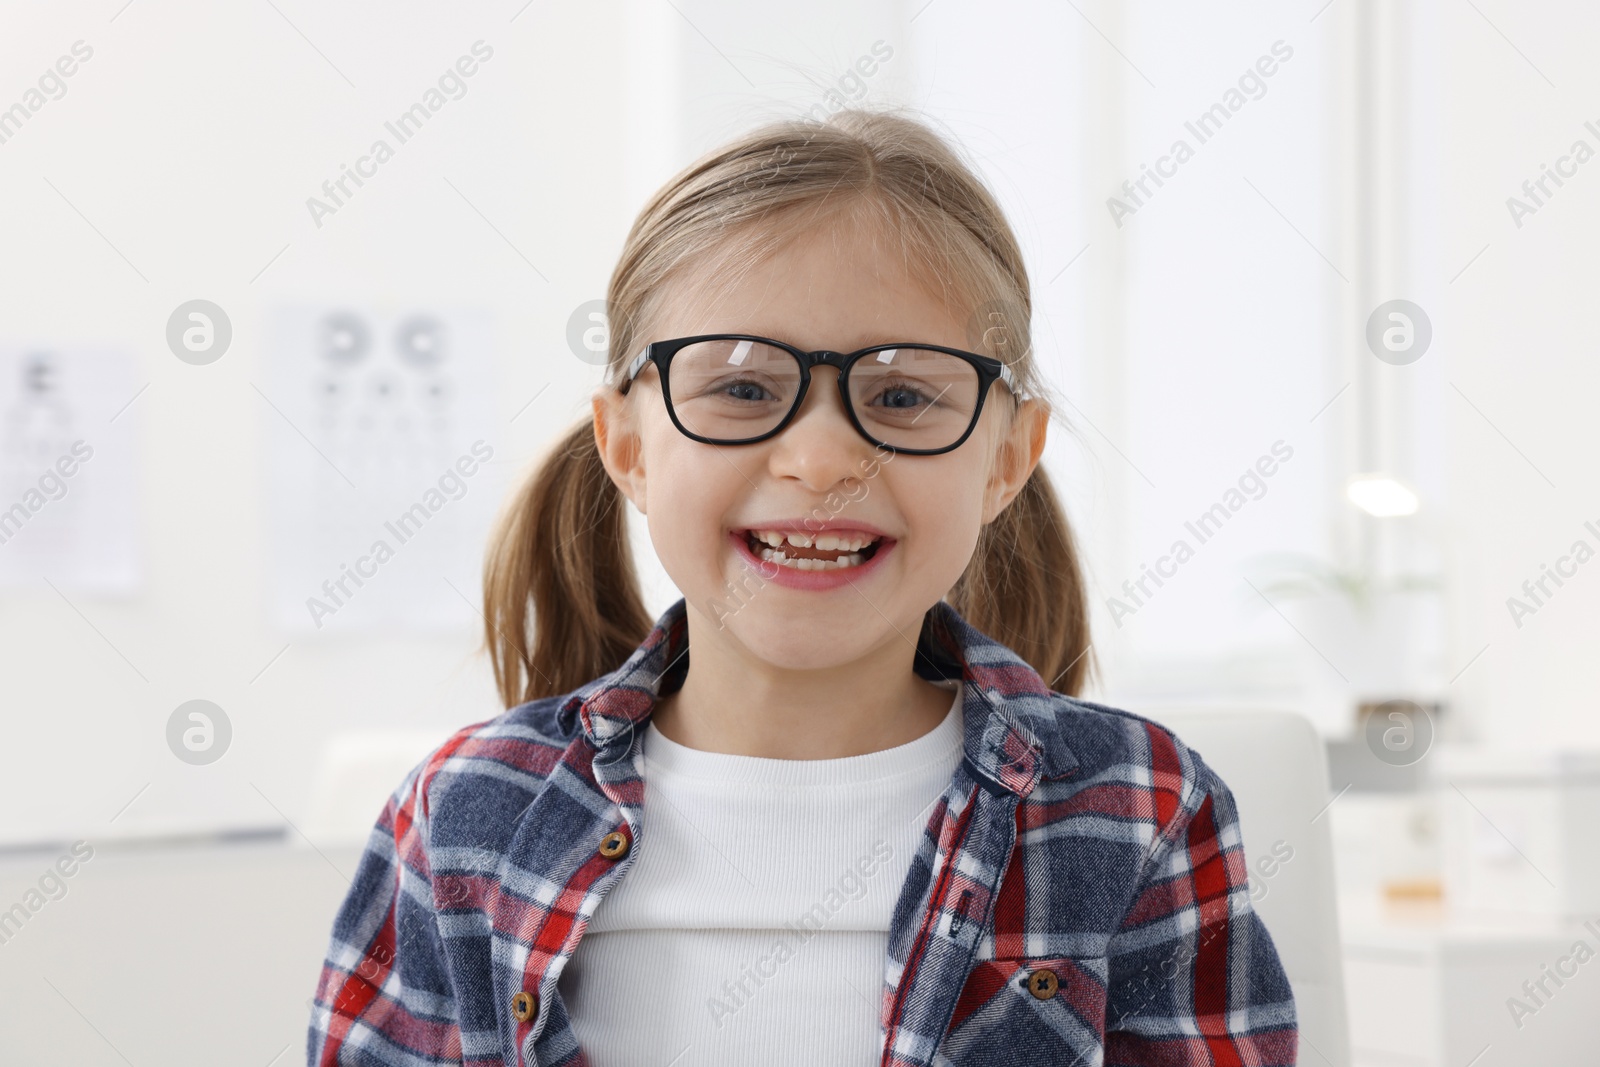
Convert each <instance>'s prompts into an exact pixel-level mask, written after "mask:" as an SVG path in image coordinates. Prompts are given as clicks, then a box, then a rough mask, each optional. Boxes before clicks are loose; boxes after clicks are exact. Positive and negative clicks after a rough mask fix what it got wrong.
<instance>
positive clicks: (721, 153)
mask: <svg viewBox="0 0 1600 1067" xmlns="http://www.w3.org/2000/svg"><path fill="white" fill-rule="evenodd" d="M839 212H853V213H855V214H856V215H857V216H859V217H861V218H862V220H863V221H875V222H877V223H879V224H880V229H881V232H883V233H886V234H888V235H891V236H893V237H897V238H898V240H899V249H900V253H901V255H902V256H904V257H905V258H906V262H907V263H908V264H909V265H911V266H912V267H913V268H921V269H917V270H915V274H914V276H916V277H918V278H921V279H923V280H924V281H925V283H926V284H929V285H931V286H934V287H936V288H937V289H938V290H941V291H943V293H944V295H945V296H946V297H947V299H954V300H959V301H960V302H961V304H960V305H959V306H961V307H963V308H964V309H972V319H971V323H972V326H971V328H970V329H969V334H970V336H969V342H970V347H971V348H972V349H973V350H974V351H979V352H983V353H985V354H987V355H993V356H995V357H996V358H1001V359H1004V360H1005V361H1006V362H1007V363H1008V364H1009V365H1010V367H1011V370H1012V372H1013V373H1014V374H1015V375H1016V378H1017V381H1018V385H1019V386H1020V388H1021V389H1022V390H1023V391H1024V392H1025V393H1026V394H1028V395H1029V396H1031V397H1034V398H1039V397H1041V396H1043V395H1046V394H1048V392H1049V390H1048V387H1047V385H1046V383H1045V382H1044V381H1042V379H1041V378H1040V376H1039V374H1038V371H1037V368H1036V366H1035V362H1034V359H1033V352H1032V344H1031V336H1030V330H1029V321H1030V319H1031V316H1032V296H1031V293H1030V289H1029V283H1028V275H1027V270H1026V267H1025V266H1024V264H1023V259H1022V253H1021V250H1020V249H1019V248H1018V246H1017V241H1016V237H1015V235H1014V234H1013V233H1012V231H1011V227H1010V226H1009V225H1008V224H1007V222H1006V219H1005V216H1004V215H1003V214H1002V212H1001V210H1000V207H999V204H998V203H997V202H996V201H995V199H994V197H993V196H992V195H991V194H990V192H989V191H988V189H987V188H986V187H985V186H984V185H983V183H982V181H981V180H980V179H979V178H978V177H977V176H976V175H975V174H974V173H973V171H972V170H971V168H969V167H968V166H967V165H966V164H965V163H964V162H963V161H962V160H961V159H960V157H959V156H958V155H957V154H956V153H955V151H954V150H953V149H952V148H951V147H950V145H949V144H947V143H946V142H945V141H944V140H943V139H941V138H940V137H939V136H938V135H937V134H936V133H934V132H933V131H932V130H931V129H929V128H928V127H927V126H926V125H924V124H923V123H922V122H920V121H918V120H916V119H914V118H909V117H905V116H903V115H901V114H896V113H893V112H888V111H863V110H854V109H850V110H844V111H840V112H837V113H835V114H833V115H832V116H830V117H829V118H828V120H826V121H825V122H818V121H815V120H811V119H786V120H780V121H775V122H771V123H768V124H766V125H763V126H761V127H759V128H757V129H755V130H752V131H751V132H749V133H747V134H745V135H744V136H742V137H740V138H738V139H736V140H735V141H733V142H732V143H730V144H727V145H725V146H724V147H722V148H720V149H718V150H716V151H715V152H712V153H711V154H709V155H707V156H705V157H703V158H701V159H700V160H699V161H697V162H695V163H694V164H692V165H690V166H689V167H688V168H686V169H685V170H683V171H682V172H681V173H679V174H678V175H677V176H676V177H674V178H673V179H672V180H671V181H669V182H667V184H666V185H665V186H663V187H662V188H661V189H660V190H659V191H658V192H657V193H656V194H655V196H654V197H652V198H651V200H650V201H649V203H647V204H646V205H645V206H644V209H643V210H642V211H640V213H639V217H638V218H637V219H636V220H635V221H634V224H633V228H632V229H631V230H630V231H629V232H628V237H627V241H626V243H625V244H624V246H623V250H622V255H621V258H620V259H619V261H618V263H617V266H616V269H615V271H613V273H612V275H611V281H610V284H609V286H608V287H607V291H606V308H607V313H608V316H609V320H610V350H609V358H608V362H607V367H606V381H607V383H608V384H611V385H612V386H615V385H617V380H618V377H619V372H620V370H621V369H622V368H623V367H624V366H625V364H626V361H627V358H628V357H629V356H630V355H631V354H633V353H635V352H637V351H638V350H639V349H640V348H642V347H643V343H644V340H645V338H644V337H643V336H642V334H641V330H642V328H643V326H642V324H643V323H645V322H646V321H647V320H648V319H649V317H650V315H651V313H652V310H653V308H654V306H655V304H656V301H657V300H658V299H659V298H660V297H661V295H662V293H663V292H664V290H665V289H666V287H667V282H668V281H669V279H672V278H673V277H674V276H675V275H677V274H678V273H680V272H681V271H683V270H684V269H686V267H687V266H688V265H691V264H695V263H701V264H703V263H706V262H712V261H714V262H716V263H717V264H718V265H719V267H723V268H725V269H724V271H723V273H724V276H727V275H733V276H737V274H738V271H739V269H740V268H741V266H747V265H749V264H751V263H754V262H758V261H759V260H760V259H761V257H763V256H766V255H770V254H771V253H772V252H773V251H775V250H777V249H778V248H780V247H782V245H784V244H785V243H787V242H788V241H789V240H792V239H793V238H794V237H796V236H798V235H799V234H801V233H804V232H806V231H807V230H808V229H811V228H813V227H815V226H816V225H817V221H818V219H819V218H821V217H824V216H828V217H832V216H835V215H836V214H837V213H839ZM929 265H932V268H933V269H932V270H929V269H927V268H928V266H929ZM952 287H953V289H954V291H953V292H951V291H949V290H950V288H952ZM1040 402H1041V403H1046V406H1047V407H1049V405H1048V403H1047V402H1046V401H1043V400H1041V401H1040ZM1050 410H1052V411H1053V410H1054V409H1053V408H1050ZM626 520H627V513H626V502H625V498H624V497H623V495H622V492H621V490H620V489H618V488H617V486H616V484H615V483H614V482H612V481H611V478H610V476H609V475H608V474H607V473H606V470H605V467H604V466H603V465H602V463H601V460H600V453H599V450H598V447H597V444H596V441H595V435H594V421H593V417H592V416H589V417H586V418H584V419H583V420H582V421H581V422H579V423H578V424H577V425H575V426H573V427H572V429H571V430H569V431H568V432H567V433H566V435H565V436H564V437H563V438H561V439H560V440H559V441H557V442H556V444H555V446H554V447H553V448H552V449H551V451H550V452H549V453H548V454H547V455H546V457H545V458H544V460H543V462H542V464H541V465H540V466H539V467H538V469H537V470H536V471H535V472H534V474H533V475H532V476H531V477H529V478H528V479H527V481H526V482H525V483H524V484H523V485H522V486H521V488H520V489H519V490H518V491H517V493H516V494H515V495H514V496H513V497H512V499H511V500H510V502H509V503H508V505H507V507H506V509H505V511H504V512H503V514H502V516H501V519H500V521H499V522H498V524H497V527H496V529H495V531H494V534H493V536H492V539H491V542H490V546H489V551H488V554H487V557H486V560H485V563H484V575H483V592H484V618H485V641H486V646H487V648H488V651H489V656H490V660H491V662H492V663H493V666H494V675H495V682H496V685H497V687H498V688H499V691H500V695H501V698H502V699H503V700H504V701H505V703H506V706H507V707H511V706H514V705H516V704H519V703H524V702H526V701H530V700H535V699H538V698H540V697H544V696H551V695H558V694H562V693H567V692H570V691H571V690H573V689H576V688H578V687H579V686H581V685H583V684H584V683H586V682H588V681H590V680H592V679H594V678H596V677H599V676H600V675H602V674H605V673H607V672H609V671H612V670H615V669H616V668H617V667H619V666H621V665H622V663H623V662H624V661H625V660H626V659H627V657H628V656H629V655H630V654H631V653H632V652H633V650H634V649H635V648H636V647H638V645H639V644H640V643H641V642H642V641H643V640H644V639H645V637H647V636H648V635H649V633H650V629H651V627H652V626H653V625H654V623H655V620H654V618H653V617H652V616H651V615H650V614H649V613H648V612H647V611H646V610H645V607H644V603H643V600H642V598H641V595H640V591H639V581H638V574H637V572H636V570H635V568H634V562H633V555H632V551H631V548H630V545H629V541H628V533H627V521H626ZM945 599H946V600H947V601H948V602H949V603H950V604H951V606H953V607H954V608H955V609H956V610H957V611H958V612H959V613H960V614H961V616H962V617H963V618H965V619H966V620H967V621H968V622H969V623H971V624H972V625H973V626H975V627H976V628H977V629H978V630H980V631H982V632H983V633H985V634H987V635H989V636H990V637H992V638H994V639H995V640H998V641H1000V642H1002V643H1003V644H1005V645H1006V646H1007V647H1009V648H1011V649H1012V650H1013V651H1015V652H1016V653H1017V654H1018V655H1019V656H1021V657H1022V658H1023V659H1024V660H1026V661H1027V662H1028V664H1029V665H1030V666H1032V667H1033V668H1034V669H1035V670H1036V671H1038V672H1039V674H1040V676H1041V677H1043V679H1044V681H1045V684H1046V685H1048V686H1050V687H1051V688H1055V689H1058V690H1059V691H1060V692H1064V693H1068V694H1072V695H1076V694H1077V693H1079V692H1080V691H1081V690H1082V687H1083V686H1084V685H1085V684H1086V682H1087V681H1088V677H1089V673H1090V670H1091V668H1092V657H1091V656H1090V655H1089V647H1090V642H1089V623H1088V607H1087V600H1086V593H1085V588H1084V581H1083V575H1082V572H1081V569H1080V567H1079V563H1078V550H1077V546H1076V542H1075V540H1074V538H1073V534H1072V529H1071V527H1070V526H1069V525H1068V522H1067V518H1066V515H1065V513H1064V512H1063V510H1062V507H1061V503H1060V501H1059V499H1058V498H1057V496H1056V493H1055V490H1054V488H1053V487H1052V486H1051V484H1050V480H1049V477H1048V476H1047V475H1046V473H1045V470H1044V467H1043V466H1042V465H1040V466H1038V467H1035V469H1034V471H1033V474H1032V475H1031V476H1030V477H1029V479H1028V481H1027V483H1026V484H1025V485H1024V487H1023V488H1022V490H1021V491H1020V492H1019V493H1018V494H1017V496H1016V497H1015V498H1014V499H1013V500H1012V501H1011V503H1010V504H1009V505H1007V506H1006V508H1005V509H1004V510H1003V511H1001V512H1000V514H999V515H998V516H997V517H996V518H995V520H994V521H993V522H991V523H989V524H987V525H986V526H984V527H983V530H982V532H981V533H980V535H979V538H978V543H977V545H976V547H975V549H974V552H973V557H972V560H971V562H970V563H969V564H968V566H967V569H966V571H965V572H964V573H963V574H962V576H961V578H960V579H959V580H958V581H957V582H956V584H955V586H954V587H953V588H952V589H951V590H950V593H949V594H948V595H947V596H946V598H945ZM530 609H531V617H530ZM929 621H930V620H929V619H925V620H924V627H926V626H928V625H929ZM530 629H531V631H532V632H531V633H530Z"/></svg>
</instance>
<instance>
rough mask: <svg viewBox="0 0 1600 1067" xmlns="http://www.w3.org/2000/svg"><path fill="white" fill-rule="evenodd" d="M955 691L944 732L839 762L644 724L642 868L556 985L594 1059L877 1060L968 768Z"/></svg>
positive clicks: (606, 1064) (602, 1062)
mask: <svg viewBox="0 0 1600 1067" xmlns="http://www.w3.org/2000/svg"><path fill="white" fill-rule="evenodd" d="M946 684H947V685H953V686H954V691H955V700H954V702H953V703H952V704H951V707H950V711H949V712H948V713H946V715H945V717H944V719H943V721H941V722H940V724H939V725H938V726H937V727H935V728H934V729H933V730H932V731H930V732H928V733H926V734H924V735H923V736H921V737H919V738H917V739H915V740H913V741H910V742H908V743H906V744H904V745H899V746H897V747H895V748H890V749H884V750H883V751H880V752H869V753H866V754H864V755H860V756H847V757H844V758H842V759H825V760H782V759H764V758H759V757H754V756H735V755H729V754H727V753H721V752H704V751H701V750H699V749H693V748H688V747H686V746H684V745H680V744H678V743H677V742H675V741H671V740H669V739H668V738H667V737H665V736H664V735H663V734H661V732H660V731H658V730H657V729H656V728H655V725H654V724H653V723H652V724H651V725H650V726H649V727H648V728H647V730H646V732H645V735H644V738H643V744H644V763H643V775H644V779H645V791H644V814H643V829H642V831H641V833H640V835H639V840H638V841H637V842H635V844H634V858H633V867H632V869H631V870H630V871H629V872H628V873H627V875H626V876H624V877H623V879H622V880H621V881H620V882H618V883H617V884H616V885H615V886H613V887H612V889H611V891H610V892H609V893H608V894H607V896H606V898H605V899H604V900H602V901H601V902H600V906H599V907H598V908H597V909H596V910H595V915H594V918H593V919H592V920H591V921H590V923H589V926H588V928H587V930H586V931H585V933H584V935H583V938H582V940H581V941H580V942H579V944H578V950H577V952H576V953H575V954H574V956H573V958H572V959H571V960H570V961H569V962H568V964H567V967H566V969H565V970H564V971H563V972H562V973H561V976H560V978H559V979H558V982H557V986H558V988H559V989H560V991H561V997H562V1000H563V1002H564V1003H565V1004H566V1006H567V1011H568V1014H569V1017H570V1018H571V1021H572V1029H573V1032H574V1033H575V1034H576V1035H577V1038H578V1044H579V1045H580V1047H582V1049H583V1050H584V1053H585V1055H586V1056H587V1057H588V1060H589V1063H590V1064H591V1065H592V1067H667V1065H668V1064H670V1065H671V1067H693V1065H696V1064H716V1065H726V1064H744V1063H759V1064H763V1065H766V1067H787V1065H791V1064H793V1065H796V1067H799V1065H804V1067H815V1065H816V1064H819V1063H821V1064H829V1065H830V1067H838V1065H849V1064H861V1065H862V1067H868V1065H871V1064H876V1063H877V1062H878V1061H879V1058H880V1050H879V1047H878V1014H879V1010H880V1002H881V999H882V989H883V983H884V960H885V956H886V955H887V952H888V939H889V920H890V917H891V916H892V914H893V911H894V905H895V902H896V901H897V899H898V898H899V894H900V888H901V886H902V884H903V883H904V882H905V878H906V874H907V872H908V871H909V869H910V865H911V857H912V854H913V853H914V852H915V851H916V849H917V847H918V846H919V845H920V844H921V842H922V835H923V830H924V828H925V827H926V825H927V823H928V819H929V818H930V817H931V816H932V812H933V807H934V805H935V803H936V802H937V801H938V799H939V797H940V796H941V795H943V793H944V790H945V787H946V786H947V785H948V784H949V783H950V778H951V776H952V775H953V774H954V772H955V768H956V765H957V764H958V763H960V761H961V751H962V744H961V742H962V723H961V686H960V683H959V682H957V683H946ZM674 1057H677V1058H674Z"/></svg>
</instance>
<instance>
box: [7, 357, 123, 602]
mask: <svg viewBox="0 0 1600 1067" xmlns="http://www.w3.org/2000/svg"><path fill="white" fill-rule="evenodd" d="M141 384H142V383H141V382H140V381H139V378H138V373H137V365H136V362H135V358H134V356H133V354H132V353H131V352H118V351H110V350H104V349H95V348H88V347H82V346H74V345H70V344H60V345H57V344H41V345H28V346H10V345H0V586H3V587H6V588H38V589H44V590H47V589H48V588H49V586H50V585H54V586H55V587H56V588H57V589H60V590H61V591H63V592H66V591H68V590H75V591H78V592H83V593H89V594H91V595H104V596H126V595H130V594H132V593H135V592H137V590H138V586H139V584H140V581H141V575H140V547H139V540H138V525H139V524H138V519H137V501H136V499H135V493H136V477H135V474H136V470H137V464H136V463H135V457H134V447H135V443H136V441H137V439H138V435H137V432H136V430H137V426H138V420H139V405H138V404H137V403H136V402H135V400H136V398H137V395H138V393H139V391H140V387H141ZM47 583H48V584H47Z"/></svg>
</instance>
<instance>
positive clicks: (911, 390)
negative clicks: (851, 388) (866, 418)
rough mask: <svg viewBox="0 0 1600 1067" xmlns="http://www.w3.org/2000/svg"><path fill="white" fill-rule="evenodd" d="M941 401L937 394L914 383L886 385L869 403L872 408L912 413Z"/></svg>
mask: <svg viewBox="0 0 1600 1067" xmlns="http://www.w3.org/2000/svg"><path fill="white" fill-rule="evenodd" d="M938 399H939V396H938V394H937V392H935V391H933V390H929V389H928V388H926V387H925V386H923V385H921V384H918V383H914V382H901V383H892V384H886V385H883V386H881V387H880V388H879V390H878V392H877V394H876V395H875V396H873V397H872V398H871V400H869V401H868V403H869V404H870V405H871V406H872V407H878V408H886V409H888V410H890V411H910V410H915V409H916V408H918V407H921V406H923V405H927V404H932V403H934V402H936V401H937V400H938Z"/></svg>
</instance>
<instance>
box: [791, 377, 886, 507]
mask: <svg viewBox="0 0 1600 1067" xmlns="http://www.w3.org/2000/svg"><path fill="white" fill-rule="evenodd" d="M772 444H773V449H772V453H771V455H770V457H769V460H768V463H769V467H770V469H771V471H772V473H773V475H774V476H776V477H780V478H797V479H799V480H800V481H801V482H802V483H803V484H804V485H805V486H806V487H807V488H808V489H811V490H812V491H814V492H818V493H824V492H827V491H828V490H829V489H832V488H833V487H834V486H835V485H837V484H838V483H839V482H840V481H841V480H843V479H845V478H849V477H852V476H854V477H859V476H860V474H861V471H862V470H863V469H864V466H863V464H864V462H865V461H867V460H869V459H870V457H871V455H872V454H873V447H872V444H871V443H870V442H869V441H867V439H866V438H864V437H862V436H861V434H860V433H858V432H857V431H856V428H855V425H854V424H853V423H851V421H850V415H849V413H848V412H847V411H846V410H845V406H844V398H843V397H841V396H840V395H839V372H838V371H837V370H836V369H835V368H833V367H824V366H818V367H814V368H812V371H811V386H810V388H809V389H807V390H806V398H805V400H804V401H803V402H802V403H801V405H800V410H799V411H797V412H795V414H794V418H793V419H792V420H791V421H790V422H789V425H788V426H785V427H784V429H783V432H782V433H780V434H778V436H777V437H775V438H773V439H772Z"/></svg>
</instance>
